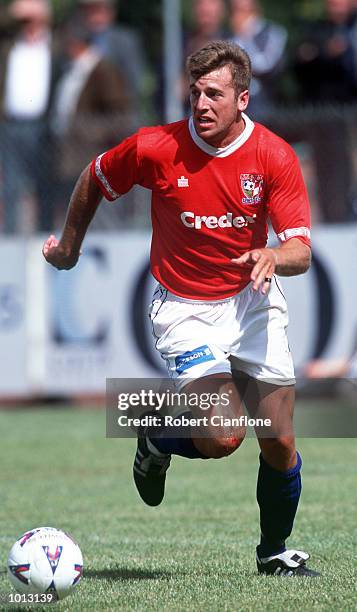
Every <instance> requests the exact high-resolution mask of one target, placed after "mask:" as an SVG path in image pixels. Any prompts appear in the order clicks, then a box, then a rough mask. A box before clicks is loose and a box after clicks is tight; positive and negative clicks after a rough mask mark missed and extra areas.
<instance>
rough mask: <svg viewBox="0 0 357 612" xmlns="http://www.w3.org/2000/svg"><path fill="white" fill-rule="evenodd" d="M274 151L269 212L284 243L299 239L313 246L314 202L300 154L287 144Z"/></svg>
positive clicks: (274, 226)
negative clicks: (306, 184)
mask: <svg viewBox="0 0 357 612" xmlns="http://www.w3.org/2000/svg"><path fill="white" fill-rule="evenodd" d="M284 145H285V146H284V147H281V148H280V149H279V147H278V148H277V151H276V152H275V154H274V158H275V159H274V164H273V167H272V168H271V183H270V189H269V194H268V198H269V199H268V212H269V217H270V219H271V222H272V225H273V228H274V231H275V233H276V234H277V236H278V238H279V240H280V241H281V242H286V241H287V240H290V238H299V239H300V240H301V241H302V242H304V244H307V245H308V246H310V226H311V222H310V205H309V198H308V195H307V191H306V187H305V183H304V179H303V177H302V173H301V169H300V166H299V161H298V158H297V155H296V154H295V152H294V151H293V149H292V148H291V147H290V146H289V145H287V144H286V143H284Z"/></svg>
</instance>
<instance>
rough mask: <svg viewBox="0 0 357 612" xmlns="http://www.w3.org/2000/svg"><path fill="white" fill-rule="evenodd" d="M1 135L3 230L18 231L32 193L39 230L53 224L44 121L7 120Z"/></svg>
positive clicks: (48, 151) (47, 147)
mask: <svg viewBox="0 0 357 612" xmlns="http://www.w3.org/2000/svg"><path fill="white" fill-rule="evenodd" d="M0 133H1V141H0V142H1V145H0V146H1V175H2V201H3V206H4V211H3V231H4V232H5V233H7V234H13V233H14V232H16V230H17V228H18V218H19V205H20V202H21V198H22V197H23V196H24V195H25V194H26V192H27V191H29V190H30V192H31V194H32V193H33V194H34V195H35V197H36V204H37V211H38V213H37V229H38V230H40V231H48V230H51V229H52V225H53V193H52V151H51V143H50V139H49V135H48V130H47V124H46V122H45V121H43V120H26V119H24V120H18V119H11V120H10V119H8V120H4V121H3V122H2V124H1V128H0Z"/></svg>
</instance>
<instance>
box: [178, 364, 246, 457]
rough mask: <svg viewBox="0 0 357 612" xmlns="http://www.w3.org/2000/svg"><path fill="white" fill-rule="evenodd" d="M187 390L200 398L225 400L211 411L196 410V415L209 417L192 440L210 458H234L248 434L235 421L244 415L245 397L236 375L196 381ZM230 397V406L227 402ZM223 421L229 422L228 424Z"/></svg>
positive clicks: (210, 377) (194, 432)
mask: <svg viewBox="0 0 357 612" xmlns="http://www.w3.org/2000/svg"><path fill="white" fill-rule="evenodd" d="M184 389H185V392H186V393H195V394H197V395H198V396H200V395H201V394H204V395H206V394H209V396H210V397H212V398H216V397H219V398H221V400H220V401H218V402H216V401H215V402H214V405H211V406H210V408H209V409H208V410H204V411H203V410H202V409H199V410H197V409H195V408H193V409H192V413H193V415H194V416H197V417H198V418H199V417H202V416H203V415H204V416H206V417H207V424H206V425H204V426H201V427H198V428H195V430H194V431H192V440H193V444H194V446H195V447H196V448H197V450H198V451H199V452H200V453H202V455H204V456H205V457H207V458H212V459H219V458H221V457H226V456H228V455H231V454H232V453H233V452H234V451H235V450H237V448H238V447H239V446H240V445H241V443H242V442H243V440H244V437H245V434H246V428H245V427H244V426H243V425H238V426H237V425H233V424H232V419H233V418H239V417H240V416H243V414H244V412H243V404H242V400H241V396H240V394H239V391H238V389H237V387H236V385H235V384H234V381H233V378H232V376H231V375H230V374H225V373H222V374H215V375H212V376H204V377H202V378H200V379H198V380H195V381H192V382H191V383H189V384H188V385H186V386H185V388H184ZM227 397H229V403H227V402H226V401H225V398H227ZM214 417H216V421H214ZM212 419H213V420H212ZM221 419H222V424H221ZM223 419H226V424H225V422H224V420H223ZM217 422H218V423H219V424H218V425H217Z"/></svg>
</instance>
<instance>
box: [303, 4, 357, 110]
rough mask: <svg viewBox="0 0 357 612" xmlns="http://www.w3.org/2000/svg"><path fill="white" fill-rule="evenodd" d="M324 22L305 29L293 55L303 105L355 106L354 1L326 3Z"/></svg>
mask: <svg viewBox="0 0 357 612" xmlns="http://www.w3.org/2000/svg"><path fill="white" fill-rule="evenodd" d="M325 9H326V17H325V19H323V20H321V21H319V22H317V23H316V22H314V23H310V24H307V25H306V32H305V34H304V36H303V38H302V41H301V42H300V44H299V45H298V48H297V52H296V73H297V76H298V80H299V84H300V86H301V94H302V98H303V100H304V101H309V102H324V103H325V102H355V101H356V95H357V13H356V9H355V0H325Z"/></svg>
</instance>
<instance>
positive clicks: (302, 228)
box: [233, 140, 311, 293]
mask: <svg viewBox="0 0 357 612" xmlns="http://www.w3.org/2000/svg"><path fill="white" fill-rule="evenodd" d="M267 167H268V175H269V177H270V181H269V187H268V215H269V217H270V220H271V222H272V226H273V228H274V231H275V233H276V235H277V236H278V238H279V240H280V247H277V248H262V249H252V250H251V251H248V252H247V253H244V255H242V256H241V257H239V258H237V259H234V260H233V262H234V263H235V264H237V265H245V266H250V267H251V279H252V281H253V289H254V290H258V289H259V288H261V290H262V292H263V293H266V292H267V291H268V290H269V286H270V282H271V277H272V275H273V274H274V273H276V274H280V275H282V276H295V275H297V274H303V273H304V272H306V271H307V270H308V269H309V267H310V263H311V251H310V206H309V199H308V195H307V191H306V187H305V184H304V180H303V177H302V173H301V170H300V166H299V161H298V158H297V156H296V154H295V153H294V151H293V149H292V148H291V147H290V146H289V145H288V144H287V143H284V142H283V141H281V140H278V141H277V143H276V146H275V147H273V148H272V153H271V156H270V159H269V162H267Z"/></svg>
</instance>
